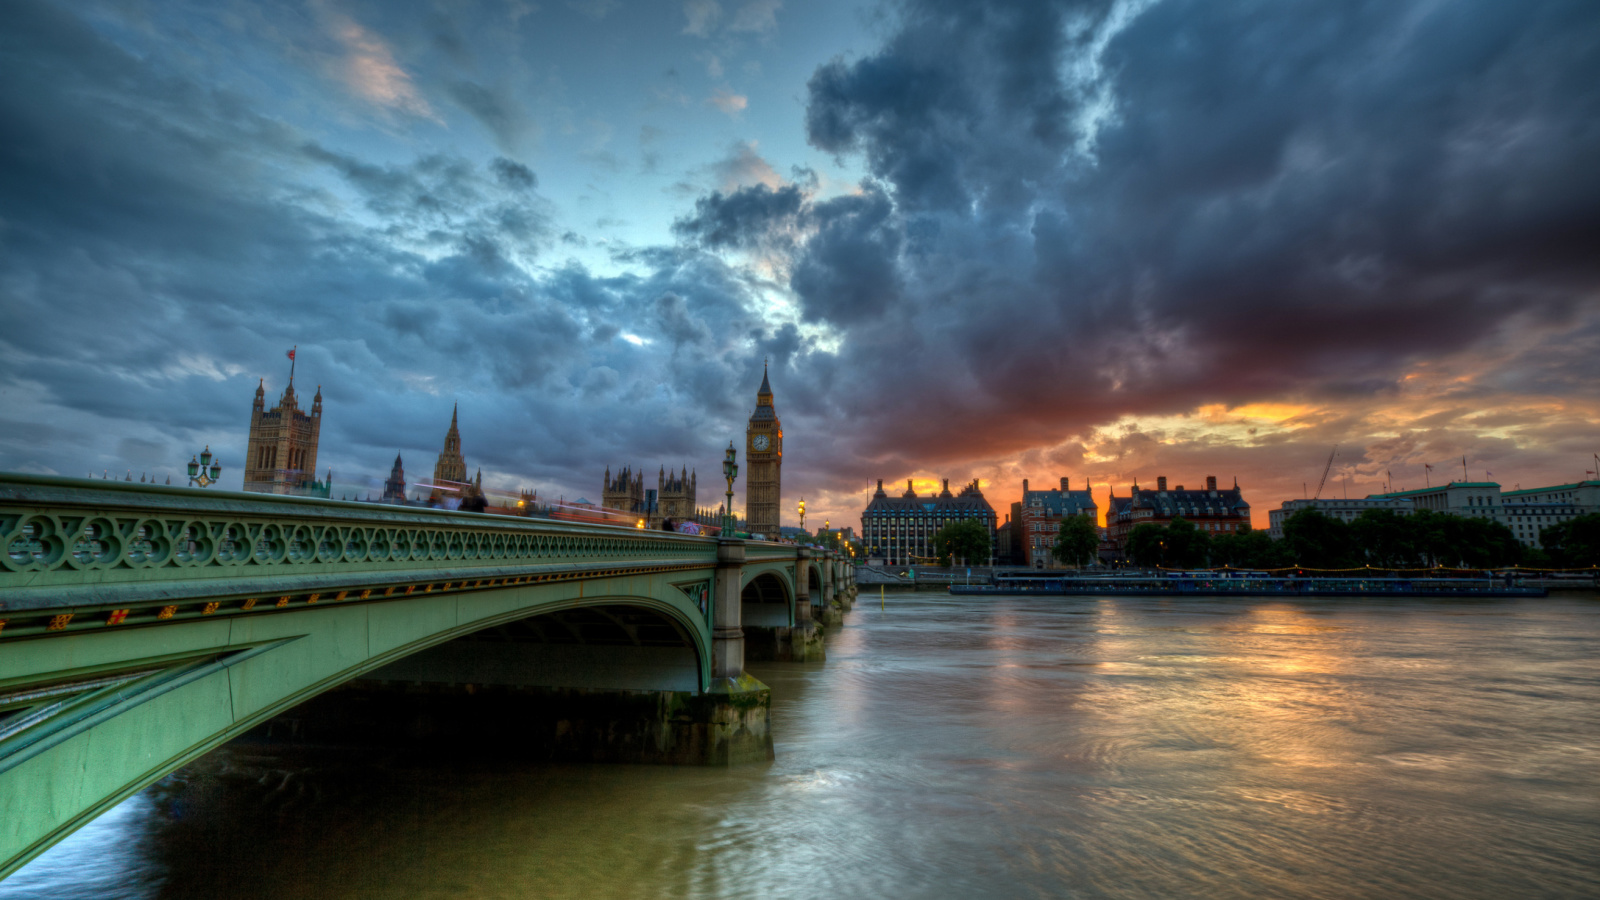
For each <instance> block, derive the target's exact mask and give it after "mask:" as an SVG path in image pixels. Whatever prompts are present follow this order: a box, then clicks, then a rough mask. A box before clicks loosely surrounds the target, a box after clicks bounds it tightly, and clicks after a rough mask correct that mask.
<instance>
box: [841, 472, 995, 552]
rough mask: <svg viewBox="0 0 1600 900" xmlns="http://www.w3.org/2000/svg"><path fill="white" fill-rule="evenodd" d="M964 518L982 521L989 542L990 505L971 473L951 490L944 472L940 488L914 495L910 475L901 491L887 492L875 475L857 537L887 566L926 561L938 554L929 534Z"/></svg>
mask: <svg viewBox="0 0 1600 900" xmlns="http://www.w3.org/2000/svg"><path fill="white" fill-rule="evenodd" d="M964 520H974V521H977V522H980V523H982V525H983V527H984V528H985V529H987V530H988V532H989V540H990V546H991V547H992V546H993V542H994V531H995V527H994V526H995V514H994V507H992V506H990V505H989V501H988V500H985V499H984V497H983V491H982V490H980V489H979V486H978V481H977V480H976V479H974V480H973V481H971V482H970V483H968V484H967V485H966V486H965V487H963V488H962V489H961V492H960V493H957V494H952V493H950V479H948V478H946V479H945V480H944V490H943V491H941V492H940V493H938V494H929V495H928V496H926V497H920V496H918V495H917V492H916V490H914V489H913V488H912V486H911V481H910V479H907V480H906V491H905V493H903V494H901V495H900V496H898V497H891V496H889V494H888V493H887V492H886V491H884V489H883V480H882V479H879V481H878V490H877V492H876V493H874V494H873V495H872V500H871V501H869V502H868V503H867V508H866V509H865V510H863V511H862V513H861V540H862V543H863V544H865V546H866V553H867V556H868V558H869V559H882V560H883V561H884V563H885V564H886V565H891V566H907V565H925V564H927V563H930V562H932V559H933V557H935V556H937V555H938V554H937V553H935V551H934V547H933V536H934V535H936V534H938V533H939V529H941V528H943V527H944V526H946V525H949V524H951V523H953V522H960V521H964ZM992 552H993V551H992V550H991V553H992ZM992 561H993V560H992V559H984V560H972V563H973V564H975V565H988V564H991V563H992Z"/></svg>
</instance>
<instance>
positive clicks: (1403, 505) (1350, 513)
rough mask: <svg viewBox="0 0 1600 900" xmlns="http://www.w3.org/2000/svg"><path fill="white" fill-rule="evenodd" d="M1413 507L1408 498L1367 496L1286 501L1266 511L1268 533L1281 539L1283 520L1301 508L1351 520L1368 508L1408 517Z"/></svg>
mask: <svg viewBox="0 0 1600 900" xmlns="http://www.w3.org/2000/svg"><path fill="white" fill-rule="evenodd" d="M1415 508H1416V507H1415V505H1414V504H1413V502H1412V501H1411V499H1410V498H1408V497H1379V496H1370V497H1365V498H1361V499H1356V500H1332V499H1328V500H1323V499H1317V500H1303V499H1302V500H1285V501H1284V502H1283V505H1282V506H1280V507H1278V508H1277V509H1269V510H1267V523H1268V524H1267V536H1268V537H1270V538H1272V539H1273V540H1275V541H1278V540H1282V539H1283V523H1284V521H1285V520H1287V519H1288V518H1289V517H1290V516H1292V515H1294V514H1295V513H1297V512H1299V511H1300V510H1302V509H1314V510H1317V511H1318V512H1321V513H1322V514H1323V515H1325V516H1330V517H1332V518H1335V519H1338V520H1339V521H1341V522H1345V523H1349V522H1354V521H1355V520H1356V518H1357V517H1359V516H1360V515H1361V514H1362V513H1364V512H1366V511H1367V510H1369V509H1387V510H1389V511H1390V512H1392V513H1395V514H1396V515H1401V516H1409V515H1411V512H1412V510H1414V509H1415Z"/></svg>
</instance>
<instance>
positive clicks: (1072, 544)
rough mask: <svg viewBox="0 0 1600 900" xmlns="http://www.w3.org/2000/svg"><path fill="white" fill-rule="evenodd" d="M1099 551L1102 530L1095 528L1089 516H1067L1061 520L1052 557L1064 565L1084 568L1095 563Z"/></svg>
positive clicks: (1051, 552)
mask: <svg viewBox="0 0 1600 900" xmlns="http://www.w3.org/2000/svg"><path fill="white" fill-rule="evenodd" d="M1098 549H1100V529H1098V528H1096V527H1095V526H1094V520H1093V519H1091V518H1089V517H1088V516H1067V517H1066V518H1065V519H1062V520H1061V528H1060V530H1059V531H1057V532H1056V542H1055V546H1053V547H1051V548H1050V555H1052V556H1054V557H1055V558H1056V560H1057V561H1058V562H1060V563H1062V564H1063V565H1068V566H1084V565H1088V564H1089V563H1091V562H1093V561H1094V557H1095V551H1096V550H1098Z"/></svg>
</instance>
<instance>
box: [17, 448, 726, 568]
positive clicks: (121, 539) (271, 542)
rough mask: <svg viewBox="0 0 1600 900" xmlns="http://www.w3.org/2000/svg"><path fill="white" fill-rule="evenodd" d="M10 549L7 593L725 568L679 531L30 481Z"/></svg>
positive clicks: (20, 487)
mask: <svg viewBox="0 0 1600 900" xmlns="http://www.w3.org/2000/svg"><path fill="white" fill-rule="evenodd" d="M0 548H3V552H0V588H4V587H23V586H28V587H35V586H43V585H59V586H65V585H70V584H105V583H107V582H116V581H150V580H163V581H165V580H170V579H189V578H208V577H230V576H239V575H245V574H247V573H250V574H266V573H269V572H271V573H275V574H309V573H312V572H321V573H334V572H350V573H357V572H372V571H379V570H387V571H393V570H404V569H430V568H439V567H441V566H448V567H451V568H458V567H463V566H465V567H471V566H506V565H510V564H529V565H537V564H559V563H579V562H590V563H601V562H613V561H616V562H620V561H630V562H648V561H656V560H667V559H695V560H700V559H703V560H705V561H707V562H714V561H715V559H716V542H715V540H713V539H709V538H702V537H695V536H692V535H683V534H674V533H668V532H654V531H639V530H636V529H625V528H617V527H611V526H603V525H588V524H576V523H565V522H555V521H550V520H545V519H524V518H518V517H511V516H486V515H482V514H474V513H460V512H450V511H446V510H433V509H420V508H406V507H392V506H382V505H377V504H365V503H352V502H343V501H330V500H310V499H305V498H299V497H284V496H278V495H271V494H242V493H219V492H206V493H201V492H200V491H197V490H192V489H188V488H177V487H164V486H151V485H131V484H125V483H121V482H96V481H92V480H89V479H64V478H44V477H35V476H26V475H0Z"/></svg>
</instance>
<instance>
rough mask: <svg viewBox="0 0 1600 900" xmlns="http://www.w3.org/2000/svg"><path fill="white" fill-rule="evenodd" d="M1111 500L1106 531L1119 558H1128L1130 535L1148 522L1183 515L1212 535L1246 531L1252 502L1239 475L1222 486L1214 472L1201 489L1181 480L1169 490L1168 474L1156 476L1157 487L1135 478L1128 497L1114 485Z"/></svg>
mask: <svg viewBox="0 0 1600 900" xmlns="http://www.w3.org/2000/svg"><path fill="white" fill-rule="evenodd" d="M1109 502H1110V504H1111V505H1110V508H1109V510H1108V511H1107V513H1106V532H1107V536H1108V537H1109V538H1110V540H1111V543H1112V544H1113V545H1115V547H1116V549H1117V556H1118V558H1120V559H1126V558H1127V553H1128V535H1129V534H1130V533H1132V531H1133V529H1135V528H1137V527H1138V526H1140V525H1144V524H1147V523H1148V524H1151V525H1170V524H1172V520H1173V519H1176V518H1178V517H1180V516H1181V517H1183V518H1184V519H1186V520H1188V521H1189V522H1192V523H1194V525H1195V527H1197V528H1199V529H1200V530H1201V531H1204V532H1207V533H1209V534H1211V535H1212V536H1216V535H1218V534H1229V533H1233V532H1238V531H1243V530H1245V529H1246V528H1248V527H1249V525H1250V504H1248V503H1246V502H1244V496H1243V494H1242V493H1241V492H1240V489H1239V481H1238V479H1235V480H1234V482H1233V487H1231V488H1220V489H1219V488H1218V487H1217V477H1216V476H1215V475H1207V476H1206V486H1205V488H1204V489H1202V490H1186V489H1185V488H1184V486H1183V485H1181V484H1180V485H1178V486H1177V487H1175V488H1172V489H1171V490H1168V489H1167V476H1165V475H1162V476H1161V477H1160V478H1157V479H1156V487H1155V489H1154V490H1149V489H1144V488H1140V487H1139V483H1138V482H1137V481H1136V482H1134V484H1133V491H1132V493H1131V494H1130V495H1129V496H1127V497H1118V496H1117V495H1116V489H1115V488H1113V489H1112V492H1111V496H1110V500H1109Z"/></svg>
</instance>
